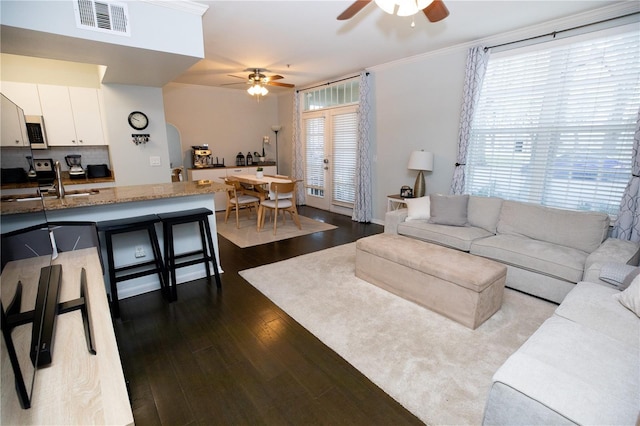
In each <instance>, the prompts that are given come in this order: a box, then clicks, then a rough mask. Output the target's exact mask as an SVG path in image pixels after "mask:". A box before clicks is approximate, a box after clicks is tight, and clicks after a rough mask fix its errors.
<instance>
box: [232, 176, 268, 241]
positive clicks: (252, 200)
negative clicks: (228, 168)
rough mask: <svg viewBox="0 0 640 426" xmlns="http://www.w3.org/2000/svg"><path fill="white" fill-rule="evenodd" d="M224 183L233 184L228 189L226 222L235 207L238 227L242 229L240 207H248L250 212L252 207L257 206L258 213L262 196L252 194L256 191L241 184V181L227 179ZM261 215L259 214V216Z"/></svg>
mask: <svg viewBox="0 0 640 426" xmlns="http://www.w3.org/2000/svg"><path fill="white" fill-rule="evenodd" d="M224 183H226V184H227V185H230V186H232V188H231V189H227V211H226V212H225V215H224V223H227V220H228V219H229V213H231V209H232V208H233V209H234V210H235V211H236V228H238V229H240V209H241V208H247V209H248V210H249V214H250V213H251V207H255V209H256V214H257V212H258V209H259V206H260V198H259V197H258V196H257V194H256V195H252V194H253V193H254V192H253V191H249V190H247V189H245V188H243V187H242V185H240V182H238V181H237V180H233V179H225V180H224ZM259 217H260V216H258V218H259Z"/></svg>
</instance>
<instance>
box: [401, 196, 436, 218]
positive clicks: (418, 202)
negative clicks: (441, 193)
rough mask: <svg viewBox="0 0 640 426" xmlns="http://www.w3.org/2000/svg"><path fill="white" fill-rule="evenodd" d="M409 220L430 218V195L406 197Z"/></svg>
mask: <svg viewBox="0 0 640 426" xmlns="http://www.w3.org/2000/svg"><path fill="white" fill-rule="evenodd" d="M404 203H405V204H406V205H407V219H406V220H407V221H411V220H422V219H429V216H430V212H431V207H430V206H431V202H430V198H429V197H418V198H405V199H404Z"/></svg>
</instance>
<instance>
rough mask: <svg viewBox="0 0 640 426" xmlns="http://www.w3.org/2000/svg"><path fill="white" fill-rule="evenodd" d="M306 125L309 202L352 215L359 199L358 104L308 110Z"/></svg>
mask: <svg viewBox="0 0 640 426" xmlns="http://www.w3.org/2000/svg"><path fill="white" fill-rule="evenodd" d="M302 128H303V132H302V133H303V147H304V158H305V166H304V170H305V179H304V186H305V198H306V204H307V205H309V206H312V207H316V208H319V209H322V210H328V211H332V212H336V213H342V214H347V215H351V211H352V209H353V203H354V201H355V173H356V158H357V149H358V106H357V105H350V106H344V107H336V108H330V109H324V110H321V111H312V112H306V113H304V114H303V117H302Z"/></svg>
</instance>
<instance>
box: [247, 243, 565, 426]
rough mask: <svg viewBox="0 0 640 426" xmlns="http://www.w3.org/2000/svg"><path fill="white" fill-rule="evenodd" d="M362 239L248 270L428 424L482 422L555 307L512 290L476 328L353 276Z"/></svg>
mask: <svg viewBox="0 0 640 426" xmlns="http://www.w3.org/2000/svg"><path fill="white" fill-rule="evenodd" d="M354 265H355V243H351V244H346V245H342V246H337V247H333V248H330V249H326V250H323V251H319V252H315V253H311V254H307V255H303V256H298V257H295V258H293V259H288V260H285V261H282V262H277V263H273V264H270V265H265V266H261V267H257V268H253V269H247V270H244V271H241V272H240V275H241V276H242V277H243V278H244V279H246V280H247V281H248V282H249V283H251V284H252V285H253V286H254V287H256V288H257V289H258V290H259V291H261V292H262V293H263V294H264V295H265V296H267V297H268V298H269V299H271V300H272V301H273V302H274V303H275V304H276V305H278V306H279V307H280V308H281V309H283V310H284V311H285V312H287V314H289V315H290V316H291V317H292V318H294V319H295V320H296V321H297V322H299V323H300V324H301V325H302V326H303V327H305V328H306V329H307V330H309V331H310V332H311V333H313V334H314V335H315V336H316V337H318V338H319V339H320V340H321V341H322V342H323V343H325V344H326V345H327V346H329V347H330V348H331V349H333V350H334V351H336V352H337V353H338V354H339V355H340V356H342V357H343V358H344V359H345V360H347V361H348V362H349V363H350V364H351V365H353V366H354V367H355V368H357V369H358V370H359V371H360V372H362V373H363V374H364V375H365V376H367V377H368V378H369V379H370V380H371V381H373V382H374V383H375V384H376V385H378V386H379V387H380V388H381V389H383V390H384V391H385V392H386V393H387V394H389V395H390V396H391V397H393V398H394V399H396V400H397V401H398V402H399V403H400V404H402V405H403V406H404V407H405V408H407V409H408V410H409V411H411V412H412V413H414V414H415V415H416V416H417V417H418V418H420V419H421V420H422V421H424V422H425V423H427V424H434V425H435V424H439V425H445V424H446V425H452V424H456V425H460V424H480V423H481V422H482V415H483V410H484V404H485V401H486V398H487V395H488V391H489V387H490V385H491V377H492V376H493V373H494V372H495V371H496V370H497V369H498V367H499V366H500V365H501V364H502V363H503V362H504V361H505V360H506V359H507V358H508V357H509V356H510V355H511V354H512V353H513V352H515V350H516V349H517V348H518V347H519V346H520V345H522V343H524V341H525V340H526V339H527V338H528V337H529V336H530V335H531V334H533V332H534V331H535V330H536V329H537V328H538V327H539V326H540V324H542V322H543V321H544V320H545V319H547V318H549V317H550V316H551V315H552V313H553V311H554V310H555V308H556V306H555V305H554V304H552V303H548V302H545V301H542V300H539V299H536V298H534V297H530V296H527V295H525V294H522V293H519V292H516V291H513V290H509V289H507V290H505V297H504V303H503V306H502V309H501V310H500V311H498V312H497V313H496V314H495V315H494V316H493V317H491V318H490V319H489V320H488V321H487V322H485V323H484V324H483V325H482V326H480V327H479V328H478V329H476V330H470V329H468V328H466V327H464V326H462V325H460V324H457V323H455V322H453V321H451V320H449V319H447V318H444V317H442V316H440V315H438V314H436V313H433V312H431V311H429V310H427V309H425V308H422V307H420V306H418V305H416V304H414V303H412V302H408V301H406V300H404V299H402V298H400V297H398V296H395V295H393V294H391V293H388V292H386V291H384V290H382V289H380V288H378V287H376V286H374V285H372V284H369V283H367V282H365V281H363V280H360V279H358V278H356V277H355V275H354V270H355V267H354Z"/></svg>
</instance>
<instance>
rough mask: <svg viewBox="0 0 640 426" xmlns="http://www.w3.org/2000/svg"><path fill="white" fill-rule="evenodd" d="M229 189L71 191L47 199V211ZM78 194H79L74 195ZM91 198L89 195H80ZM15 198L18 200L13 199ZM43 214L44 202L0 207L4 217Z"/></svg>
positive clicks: (179, 186) (214, 185) (188, 185)
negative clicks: (61, 195)
mask: <svg viewBox="0 0 640 426" xmlns="http://www.w3.org/2000/svg"><path fill="white" fill-rule="evenodd" d="M226 188H227V185H225V184H223V183H218V182H211V183H209V184H204V185H201V184H198V183H197V182H172V183H160V184H149V185H133V186H116V187H112V188H99V189H97V192H91V191H88V190H87V191H69V192H70V194H69V195H67V196H65V198H55V197H51V196H45V198H44V208H45V210H46V211H47V212H49V211H53V210H62V209H72V208H78V207H90V206H100V205H109V204H119V203H129V202H134V201H148V200H159V199H164V198H175V197H186V196H192V195H203V194H212V193H215V192H224V191H226ZM74 192H76V193H75V194H74ZM80 194H88V195H80ZM13 197H15V196H13ZM41 211H42V201H41V200H40V199H35V200H32V201H3V202H1V203H0V213H1V214H2V215H3V216H5V215H13V214H19V213H32V212H41Z"/></svg>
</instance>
